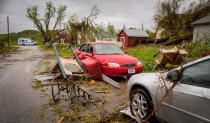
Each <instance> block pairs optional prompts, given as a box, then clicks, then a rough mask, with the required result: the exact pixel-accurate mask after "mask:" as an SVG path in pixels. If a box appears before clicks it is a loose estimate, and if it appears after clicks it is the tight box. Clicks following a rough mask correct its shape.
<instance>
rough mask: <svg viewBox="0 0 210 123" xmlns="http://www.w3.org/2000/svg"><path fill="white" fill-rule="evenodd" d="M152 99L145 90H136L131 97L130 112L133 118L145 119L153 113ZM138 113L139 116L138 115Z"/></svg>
mask: <svg viewBox="0 0 210 123" xmlns="http://www.w3.org/2000/svg"><path fill="white" fill-rule="evenodd" d="M152 109H153V108H152V104H151V99H150V98H149V95H148V94H147V92H146V91H145V90H143V89H135V90H133V92H132V93H131V95H130V110H131V113H132V115H133V116H135V117H137V115H138V116H140V117H141V119H145V118H146V117H147V116H148V115H149V114H150V113H151V111H152ZM137 113H138V114H137Z"/></svg>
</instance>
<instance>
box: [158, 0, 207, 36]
mask: <svg viewBox="0 0 210 123" xmlns="http://www.w3.org/2000/svg"><path fill="white" fill-rule="evenodd" d="M182 5H184V0H165V1H161V2H157V4H156V13H155V15H154V20H155V23H156V26H157V27H156V33H157V31H158V30H162V31H161V37H168V38H169V39H171V40H173V39H180V38H187V39H192V33H193V27H192V26H191V23H192V22H194V21H196V20H198V19H200V18H202V17H204V16H207V15H208V14H209V13H210V0H199V1H198V2H191V3H190V4H189V5H188V6H187V7H186V6H185V7H183V6H182Z"/></svg>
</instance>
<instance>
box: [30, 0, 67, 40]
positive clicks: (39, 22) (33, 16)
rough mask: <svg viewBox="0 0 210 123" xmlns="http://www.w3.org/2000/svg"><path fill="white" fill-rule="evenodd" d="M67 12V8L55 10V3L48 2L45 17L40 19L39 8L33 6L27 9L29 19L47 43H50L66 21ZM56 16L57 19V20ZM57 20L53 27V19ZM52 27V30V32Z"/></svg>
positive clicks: (62, 7)
mask: <svg viewBox="0 0 210 123" xmlns="http://www.w3.org/2000/svg"><path fill="white" fill-rule="evenodd" d="M65 10H66V6H61V7H60V8H58V9H57V8H55V7H54V6H53V3H52V2H51V1H50V2H46V12H45V14H44V17H43V18H41V17H39V13H38V7H37V6H33V7H30V8H27V17H28V18H29V19H30V20H31V21H32V22H33V23H34V25H35V27H36V28H37V29H38V30H39V31H40V32H41V34H42V36H43V37H44V39H45V41H46V42H50V41H51V38H52V36H53V35H54V34H55V30H56V28H57V26H58V25H59V24H60V23H61V22H62V21H63V19H64V12H65ZM55 16H56V18H55ZM53 18H55V22H54V25H53V26H52V27H51V25H52V23H51V21H52V19H53ZM50 27H51V28H52V29H51V30H50Z"/></svg>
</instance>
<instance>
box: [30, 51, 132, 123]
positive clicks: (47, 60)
mask: <svg viewBox="0 0 210 123" xmlns="http://www.w3.org/2000/svg"><path fill="white" fill-rule="evenodd" d="M55 61H56V57H55V54H54V53H53V52H48V53H45V55H44V58H43V60H42V61H41V62H40V66H43V67H42V68H43V69H42V70H41V71H40V70H39V71H37V72H36V73H35V74H37V75H45V74H47V75H49V74H50V75H53V74H52V73H51V72H52V66H53V64H54V62H55ZM113 79H114V80H115V81H117V82H119V84H120V86H121V89H117V88H115V87H113V86H111V85H109V84H107V83H105V82H102V81H95V83H94V84H91V83H90V82H88V81H87V80H82V81H78V80H75V81H73V82H74V83H75V84H77V85H79V86H80V87H81V88H82V89H84V90H86V91H87V92H88V93H89V94H91V95H92V96H93V100H92V101H93V102H94V101H96V100H97V101H99V102H95V103H90V104H87V105H82V101H75V102H74V103H71V102H70V100H69V98H68V97H67V95H66V93H65V92H63V93H61V94H60V95H61V99H60V101H59V102H58V103H54V102H53V99H52V96H51V86H42V85H50V83H54V81H47V82H41V83H40V82H37V81H35V80H34V86H33V88H34V89H35V90H36V91H37V92H38V93H40V95H42V96H44V97H47V98H48V99H49V102H48V103H46V104H43V105H42V108H41V109H42V112H41V117H43V118H44V117H51V116H50V115H52V116H53V119H52V121H53V122H56V121H58V120H59V119H60V118H61V117H64V121H63V122H76V123H77V122H87V123H93V122H124V123H125V122H129V123H130V122H135V121H134V120H133V119H131V118H130V117H128V116H125V115H123V114H122V113H120V110H121V109H123V108H126V107H127V106H128V104H129V102H128V93H127V91H126V84H127V80H126V79H123V78H113ZM54 87H57V86H54Z"/></svg>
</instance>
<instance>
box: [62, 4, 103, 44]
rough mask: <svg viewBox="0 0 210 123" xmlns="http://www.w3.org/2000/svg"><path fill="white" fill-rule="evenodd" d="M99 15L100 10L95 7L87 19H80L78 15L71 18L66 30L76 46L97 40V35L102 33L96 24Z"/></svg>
mask: <svg viewBox="0 0 210 123" xmlns="http://www.w3.org/2000/svg"><path fill="white" fill-rule="evenodd" d="M99 14H100V9H99V8H98V7H97V6H96V5H94V6H93V8H92V9H91V11H90V14H89V15H88V16H87V17H82V18H80V17H78V16H77V15H73V16H71V17H70V19H69V21H68V23H67V26H66V28H67V30H68V32H69V35H70V38H71V40H72V41H73V42H74V43H75V44H77V43H82V42H85V41H89V40H91V41H94V40H95V39H94V37H95V34H96V33H98V32H99V31H100V29H99V26H98V25H97V24H95V19H96V18H97V17H98V15H99ZM79 38H80V39H79Z"/></svg>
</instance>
